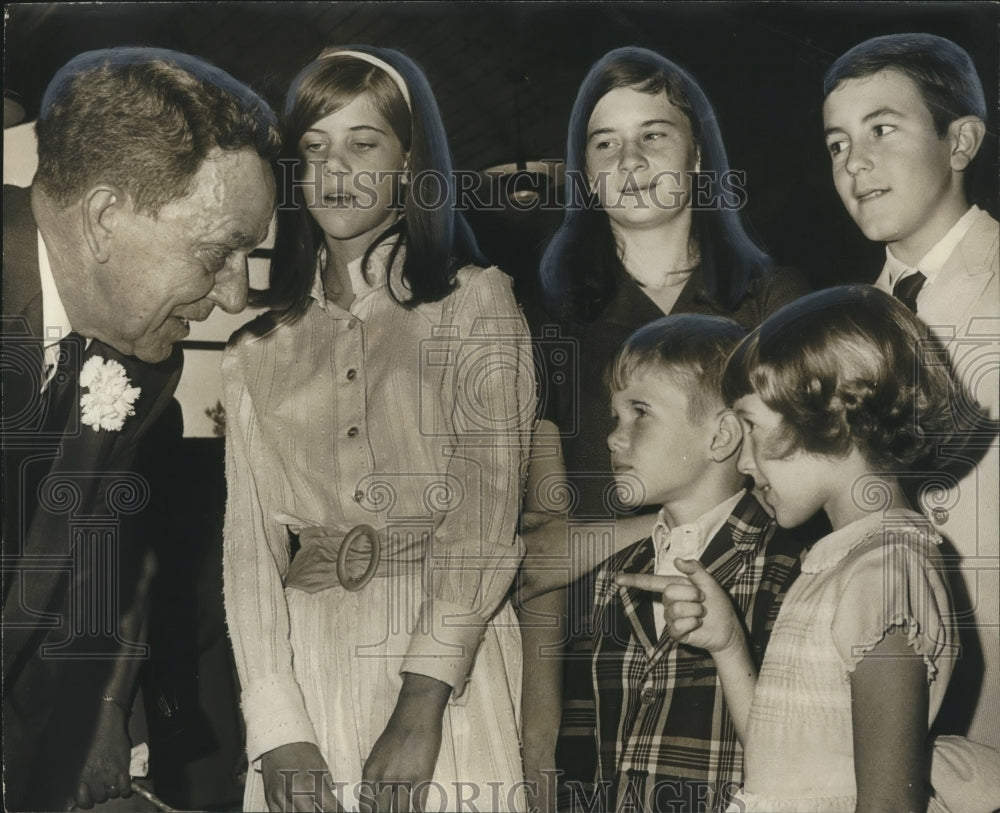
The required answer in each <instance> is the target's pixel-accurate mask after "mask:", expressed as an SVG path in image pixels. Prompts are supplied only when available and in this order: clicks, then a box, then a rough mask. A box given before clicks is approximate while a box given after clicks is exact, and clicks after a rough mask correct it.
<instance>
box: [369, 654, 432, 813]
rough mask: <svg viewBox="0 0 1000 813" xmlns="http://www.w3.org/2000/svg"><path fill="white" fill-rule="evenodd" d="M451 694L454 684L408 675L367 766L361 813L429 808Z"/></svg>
mask: <svg viewBox="0 0 1000 813" xmlns="http://www.w3.org/2000/svg"><path fill="white" fill-rule="evenodd" d="M450 696H451V686H449V685H448V684H447V683H442V682H441V681H440V680H435V679H434V678H430V677H427V676H426V675H417V674H413V673H410V672H408V673H406V674H405V675H404V676H403V688H402V689H401V690H400V692H399V699H398V700H397V701H396V708H395V709H393V712H392V716H391V717H390V718H389V722H388V723H387V724H386V727H385V731H383V732H382V735H381V736H380V737H379V738H378V741H377V742H376V743H375V746H374V747H373V748H372V752H371V753H370V754H369V755H368V759H367V760H366V762H365V767H364V771H363V774H362V776H363V780H364V783H365V788H364V789H363V790H362V804H361V809H362V810H379V811H386V813H387V812H388V811H389V810H392V811H401V813H407V812H408V811H410V810H423V809H424V807H425V805H426V802H427V793H428V790H429V782H430V780H431V778H432V777H433V776H434V766H435V765H436V764H437V758H438V753H439V752H440V750H441V725H442V718H443V717H444V709H445V706H446V705H447V703H448V698H449V697H450ZM411 794H413V796H412V798H411ZM394 797H395V798H394Z"/></svg>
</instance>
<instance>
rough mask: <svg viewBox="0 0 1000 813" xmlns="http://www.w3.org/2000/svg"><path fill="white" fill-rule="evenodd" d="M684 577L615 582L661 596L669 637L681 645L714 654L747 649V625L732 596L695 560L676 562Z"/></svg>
mask: <svg viewBox="0 0 1000 813" xmlns="http://www.w3.org/2000/svg"><path fill="white" fill-rule="evenodd" d="M674 563H675V564H676V566H677V569H678V570H680V571H681V572H682V573H686V574H687V578H683V577H681V576H653V575H639V574H629V573H620V574H619V575H617V576H616V577H615V582H616V583H617V584H619V585H621V586H624V587H637V588H639V589H640V590H649V591H651V592H654V593H660V597H661V601H662V602H663V618H664V620H665V621H666V631H667V634H668V635H669V636H670V637H671V638H673V639H674V640H675V641H677V642H678V643H680V644H687V645H688V646H694V647H698V648H699V649H705V650H707V651H709V652H711V653H713V654H715V653H719V652H723V651H725V650H729V649H732V648H733V647H735V646H737V645H739V646H741V647H742V646H743V642H744V635H743V625H742V624H741V623H740V620H739V618H738V617H737V615H736V608H735V607H733V601H732V599H731V598H730V597H729V594H728V593H726V591H725V590H723V589H722V588H721V587H720V586H719V583H718V582H717V581H716V580H715V579H713V578H712V577H711V575H709V573H708V571H706V570H705V568H704V567H703V566H702V564H701V563H700V562H698V561H695V560H693V559H675V560H674Z"/></svg>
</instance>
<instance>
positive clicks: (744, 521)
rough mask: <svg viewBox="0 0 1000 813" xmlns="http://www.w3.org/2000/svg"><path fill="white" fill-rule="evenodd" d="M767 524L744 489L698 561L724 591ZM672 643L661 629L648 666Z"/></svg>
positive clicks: (751, 554) (762, 536) (753, 553)
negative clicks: (661, 634) (661, 632)
mask: <svg viewBox="0 0 1000 813" xmlns="http://www.w3.org/2000/svg"><path fill="white" fill-rule="evenodd" d="M770 525H771V518H770V517H769V516H768V515H767V512H766V511H764V509H763V508H762V507H761V505H760V503H759V502H757V498H756V497H754V496H753V494H751V493H750V492H747V493H746V494H745V495H744V496H743V499H741V500H740V501H739V502H738V503H737V504H736V507H735V508H734V509H733V512H732V514H730V515H729V517H728V518H727V519H726V522H725V524H724V525H723V526H722V528H721V529H720V530H719V532H718V533H717V534H716V535H715V536H713V537H712V539H711V540H710V541H709V543H708V547H706V548H705V552H704V553H702V555H701V559H699V561H700V562H701V563H702V565H704V567H705V570H706V571H708V573H709V575H710V576H712V578H714V579H715V580H716V581H717V582H718V583H719V586H720V587H722V589H723V590H725V591H726V592H727V593H730V592H731V591H732V587H733V585H734V584H735V583H736V580H737V578H739V576H740V574H741V573H742V572H743V570H744V568H745V567H746V565H747V563H748V562H749V561H750V559H752V558H753V557H754V556H756V554H757V551H758V549H759V548H760V545H761V543H762V542H763V540H764V539H765V536H766V534H765V533H764V531H765V530H766V529H767V528H768V527H769V526H770ZM650 570H652V564H651V565H650ZM674 645H675V644H674V641H673V639H672V638H670V636H668V635H667V634H666V632H664V633H663V636H662V637H661V638H660V640H659V641H657V642H656V647H655V649H654V650H653V652H652V653H651V655H650V668H652V666H654V665H656V664H657V663H658V662H659V661H660V659H661V658H663V656H664V655H666V653H667V652H669V651H670V649H671V648H672V647H673V646H674Z"/></svg>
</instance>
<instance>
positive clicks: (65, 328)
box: [38, 231, 73, 350]
mask: <svg viewBox="0 0 1000 813" xmlns="http://www.w3.org/2000/svg"><path fill="white" fill-rule="evenodd" d="M38 274H39V277H40V278H41V283H42V346H43V347H44V348H45V349H46V350H48V349H49V348H50V347H53V346H54V345H57V344H59V342H60V341H61V340H62V339H64V338H66V336H68V335H69V334H70V331H72V329H73V328H72V327H71V326H70V323H69V316H67V315H66V308H65V307H64V306H63V303H62V299H61V298H60V297H59V289H58V288H56V280H55V277H53V276H52V265H51V264H50V263H49V252H48V250H47V249H46V248H45V240H43V239H42V233H41V231H39V232H38Z"/></svg>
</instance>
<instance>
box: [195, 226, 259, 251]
mask: <svg viewBox="0 0 1000 813" xmlns="http://www.w3.org/2000/svg"><path fill="white" fill-rule="evenodd" d="M268 231H270V224H268V230H267V231H265V232H263V234H261V235H253V234H248V233H247V232H245V231H243V230H242V229H237V230H236V231H233V232H230V233H229V234H227V235H226V236H225V237H223V238H221V239H219V240H209V241H208V243H209V244H210V245H217V246H223V247H225V248H232V249H239V248H256V247H257V246H259V245H260V244H261V243H263V242H264V240H266V239H267V233H268Z"/></svg>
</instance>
